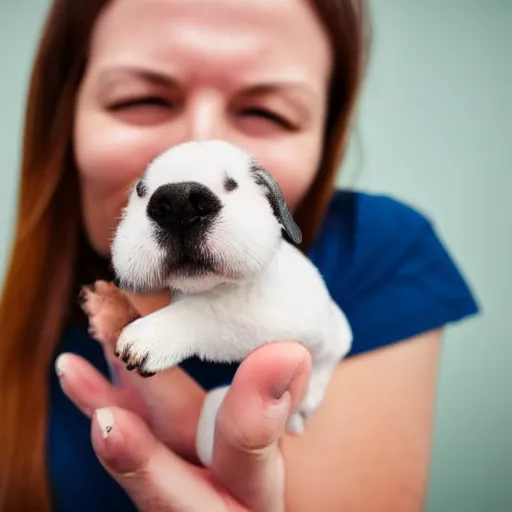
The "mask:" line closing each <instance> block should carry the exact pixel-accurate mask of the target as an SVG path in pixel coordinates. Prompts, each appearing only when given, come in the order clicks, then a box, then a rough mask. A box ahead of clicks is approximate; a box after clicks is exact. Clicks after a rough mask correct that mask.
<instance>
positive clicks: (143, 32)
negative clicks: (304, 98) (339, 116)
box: [91, 0, 331, 88]
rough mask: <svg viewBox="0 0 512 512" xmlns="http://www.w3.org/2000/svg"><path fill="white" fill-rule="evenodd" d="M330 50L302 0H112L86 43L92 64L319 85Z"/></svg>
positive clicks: (223, 80)
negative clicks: (297, 81) (88, 43)
mask: <svg viewBox="0 0 512 512" xmlns="http://www.w3.org/2000/svg"><path fill="white" fill-rule="evenodd" d="M330 57H331V55H330V44H329V40H328V36H327V34H326V33H325V31H324V29H323V27H322V25H321V23H320V21H319V19H318V18H317V17H316V14H315V12H314V10H313V8H312V6H311V4H310V1H309V0H215V1H212V0H111V1H110V2H109V4H108V5H107V8H106V9H105V10H104V12H103V13H102V15H101V16H100V18H99V20H98V23H97V24H96V27H95V31H94V33H93V38H92V44H91V63H92V64H91V65H94V66H95V67H97V68H104V67H107V68H108V67H109V66H115V65H121V66H122V65H126V66H143V67H146V68H147V67H149V68H153V69H155V71H158V70H161V71H166V72H168V73H169V74H171V75H173V74H174V75H179V76H180V78H181V79H189V80H190V81H191V82H193V81H198V80H201V79H205V80H207V79H209V80H211V81H212V84H213V82H215V83H216V84H217V85H228V84H230V81H232V82H233V81H235V82H236V81H238V82H239V81H240V80H241V79H242V80H244V81H248V82H253V81H264V80H270V81H273V80H289V79H295V80H304V81H306V82H308V83H309V85H310V86H311V87H318V88H323V87H324V85H325V80H326V78H327V76H328V74H329V70H330ZM231 85H232V84H231Z"/></svg>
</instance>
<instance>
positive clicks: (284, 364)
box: [59, 308, 310, 511]
mask: <svg viewBox="0 0 512 512" xmlns="http://www.w3.org/2000/svg"><path fill="white" fill-rule="evenodd" d="M138 309H141V308H138ZM142 309H143V308H142ZM147 312H148V311H146V313H147ZM104 348H105V349H108V347H104ZM109 357H111V355H109ZM59 367H60V369H61V372H60V373H61V383H62V387H63V390H64V392H65V393H66V394H67V395H68V397H69V398H70V399H71V400H72V401H73V402H74V403H75V404H76V405H77V406H78V407H79V408H80V409H81V410H82V411H83V412H84V413H85V414H87V415H88V416H89V417H93V416H94V417H95V419H94V420H93V421H92V427H91V436H92V443H93V447H94V450H95V452H96V454H97V456H98V458H99V460H100V461H101V463H102V464H103V465H104V467H105V468H106V470H107V471H108V472H109V473H110V474H111V475H112V477H113V478H114V479H115V480H116V481H117V482H118V483H119V484H120V485H121V486H122V487H123V488H124V489H125V491H126V492H127V493H128V494H129V495H130V497H131V498H132V500H133V501H134V503H135V504H136V506H137V507H138V508H139V509H140V510H143V511H144V510H152V511H153V510H180V511H196V510H197V511H203V510H209V511H210V510H211V511H214V510H251V511H259V510H262V511H263V510H264V511H278V510H284V467H283V461H282V458H281V454H280V450H279V439H280V437H281V436H282V435H283V433H284V425H285V422H286V420H287V418H288V416H289V414H290V411H292V410H294V408H295V407H296V406H297V404H298V403H299V402H300V400H301V399H302V397H303V394H304V391H305V388H306V384H307V381H308V378H309V371H310V359H309V354H308V352H307V351H306V350H305V349H304V348H303V347H302V346H301V345H299V344H298V343H292V342H283V343H272V344H270V345H267V346H264V347H261V348H260V349H258V350H256V351H255V352H254V353H252V354H251V355H250V356H249V357H248V358H247V359H246V360H245V361H244V362H243V363H242V364H241V366H240V368H239V370H238V372H237V374H236V376H235V378H234V381H233V385H232V387H231V389H230V391H229V393H228V394H227V396H226V398H225V400H224V402H223V404H222V406H221V408H220V410H219V414H218V417H217V424H216V432H215V451H214V459H213V465H212V468H211V470H207V469H205V468H203V467H202V466H200V465H198V464H197V458H196V456H195V434H196V430H197V422H198V418H199V414H200V412H201V408H202V405H203V400H204V398H205V392H204V391H203V390H202V389H201V388H200V387H199V386H197V384H196V383H195V382H194V381H193V380H192V379H190V378H189V377H188V376H187V375H186V374H185V372H183V371H182V370H181V369H179V368H172V369H170V370H168V371H165V372H161V373H157V374H156V375H155V376H154V377H151V378H149V379H143V378H142V377H140V376H138V375H136V374H134V373H130V372H128V371H126V370H125V369H124V367H123V366H122V365H118V366H117V371H119V378H120V380H121V382H122V383H123V386H122V387H120V388H117V387H114V386H112V385H111V384H110V383H109V382H108V381H107V380H105V379H104V378H103V377H102V376H101V375H100V374H99V373H98V372H97V371H96V370H95V369H94V368H92V367H91V366H90V365H89V364H88V363H87V362H86V361H84V360H83V359H81V358H79V357H77V356H73V355H71V354H66V355H65V356H64V357H63V358H61V359H60V360H59ZM134 396H135V397H136V400H134V399H133V398H134ZM279 396H280V398H279ZM94 412H95V414H94ZM105 434H106V435H105Z"/></svg>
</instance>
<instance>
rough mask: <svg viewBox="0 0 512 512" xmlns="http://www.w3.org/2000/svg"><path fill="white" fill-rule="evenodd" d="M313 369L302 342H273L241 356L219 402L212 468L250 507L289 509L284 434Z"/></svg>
mask: <svg viewBox="0 0 512 512" xmlns="http://www.w3.org/2000/svg"><path fill="white" fill-rule="evenodd" d="M310 371H311V357H310V354H309V352H308V351H307V350H306V349H305V348H304V347H303V346H302V345H300V344H299V343H292V342H279V343H270V344H268V345H265V346H263V347H260V348H259V349H257V350H256V351H254V352H253V353H252V354H250V355H249V357H247V358H246V359H245V360H244V361H243V362H242V364H241V365H240V368H239V369H238V371H237V373H236V375H235V378H234V380H233V383H232V385H231V387H230V388H229V390H228V391H227V392H226V393H225V396H224V397H223V400H222V402H221V403H220V405H219V412H218V416H217V420H216V424H215V433H214V437H215V442H214V450H213V460H212V469H213V472H214V473H215V475H216V477H217V478H218V479H219V481H220V482H222V484H223V485H224V486H226V488H227V489H229V490H230V492H231V493H232V494H233V496H234V497H235V498H236V499H238V500H239V501H241V502H242V503H244V504H245V505H246V506H247V507H248V508H249V509H250V510H254V511H259V510H262V511H263V510H264V511H277V510H284V501H283V500H284V467H283V460H282V457H281V452H280V449H279V440H280V438H281V437H282V436H283V434H284V433H285V425H286V422H287V420H288V418H289V415H290V413H293V411H294V410H296V409H297V407H298V405H299V403H300V401H301V400H302V398H303V396H304V393H305V391H306V388H307V384H308V380H309V375H310ZM221 394H222V392H221ZM214 397H215V395H214ZM214 400H218V397H217V398H214ZM205 407H207V403H206V404H205Z"/></svg>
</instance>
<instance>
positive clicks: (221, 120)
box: [186, 92, 229, 140]
mask: <svg viewBox="0 0 512 512" xmlns="http://www.w3.org/2000/svg"><path fill="white" fill-rule="evenodd" d="M189 107H190V108H189V110H188V112H187V120H186V122H187V134H186V136H187V137H188V139H193V140H208V139H209V140H212V139H226V138H227V137H228V136H229V135H228V133H227V132H228V130H227V123H226V120H225V115H224V105H223V100H222V98H221V97H220V96H219V95H217V94H215V93H213V92H211V93H203V94H201V95H198V96H197V97H196V98H195V99H194V101H192V102H191V103H190V105H189Z"/></svg>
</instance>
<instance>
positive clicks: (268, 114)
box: [242, 108, 295, 130]
mask: <svg viewBox="0 0 512 512" xmlns="http://www.w3.org/2000/svg"><path fill="white" fill-rule="evenodd" d="M242 114H243V115H248V116H254V117H258V118H262V119H266V120H268V121H271V122H273V123H276V124H278V125H280V126H282V127H283V128H287V129H289V130H292V129H294V128H295V125H294V124H293V123H291V122H290V121H289V120H288V119H286V118H285V117H283V116H281V115H279V114H276V113H275V112H272V111H271V110H267V109H263V108H248V109H244V110H243V111H242Z"/></svg>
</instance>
